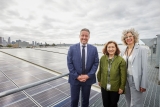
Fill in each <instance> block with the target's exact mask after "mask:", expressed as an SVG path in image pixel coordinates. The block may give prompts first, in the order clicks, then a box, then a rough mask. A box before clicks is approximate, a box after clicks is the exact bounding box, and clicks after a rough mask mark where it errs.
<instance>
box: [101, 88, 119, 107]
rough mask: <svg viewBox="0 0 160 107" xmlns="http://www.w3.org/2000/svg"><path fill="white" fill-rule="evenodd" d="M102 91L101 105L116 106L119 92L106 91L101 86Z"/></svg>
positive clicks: (105, 106) (106, 106)
mask: <svg viewBox="0 0 160 107" xmlns="http://www.w3.org/2000/svg"><path fill="white" fill-rule="evenodd" d="M101 92H102V100H103V106H104V107H118V104H117V103H118V100H119V96H120V94H118V92H115V91H107V90H105V89H104V88H102V87H101Z"/></svg>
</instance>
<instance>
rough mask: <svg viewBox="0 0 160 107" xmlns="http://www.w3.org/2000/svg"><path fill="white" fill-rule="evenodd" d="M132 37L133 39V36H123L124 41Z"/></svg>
mask: <svg viewBox="0 0 160 107" xmlns="http://www.w3.org/2000/svg"><path fill="white" fill-rule="evenodd" d="M132 37H133V36H125V37H124V39H127V38H129V39H130V38H132Z"/></svg>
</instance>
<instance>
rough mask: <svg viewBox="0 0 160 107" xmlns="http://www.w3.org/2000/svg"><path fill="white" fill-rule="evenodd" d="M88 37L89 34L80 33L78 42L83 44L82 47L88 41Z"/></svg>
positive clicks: (85, 32)
mask: <svg viewBox="0 0 160 107" xmlns="http://www.w3.org/2000/svg"><path fill="white" fill-rule="evenodd" d="M89 37H90V35H89V32H87V31H81V33H80V35H79V38H80V42H81V43H82V44H84V45H85V44H87V43H88V40H89Z"/></svg>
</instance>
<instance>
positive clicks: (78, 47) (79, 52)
mask: <svg viewBox="0 0 160 107" xmlns="http://www.w3.org/2000/svg"><path fill="white" fill-rule="evenodd" d="M76 50H77V56H78V58H79V60H80V62H82V58H81V51H80V50H81V49H80V43H79V44H77V45H76Z"/></svg>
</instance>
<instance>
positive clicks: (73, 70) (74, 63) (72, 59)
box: [67, 43, 99, 85]
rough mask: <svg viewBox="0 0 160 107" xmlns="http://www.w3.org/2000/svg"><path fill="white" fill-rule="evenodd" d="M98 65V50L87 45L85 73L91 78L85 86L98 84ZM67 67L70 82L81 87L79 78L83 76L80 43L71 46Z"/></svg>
mask: <svg viewBox="0 0 160 107" xmlns="http://www.w3.org/2000/svg"><path fill="white" fill-rule="evenodd" d="M98 64H99V58H98V52H97V48H96V47H95V46H92V45H90V44H87V62H86V70H85V73H86V74H87V75H88V76H89V79H88V80H87V81H86V82H85V84H87V85H91V84H94V83H95V82H96V77H95V72H96V71H97V68H98ZM67 66H68V69H69V80H68V82H69V83H70V84H71V85H79V84H80V81H79V80H77V77H78V76H79V75H81V74H82V58H81V50H80V43H77V44H75V45H72V46H70V48H69V50H68V55H67Z"/></svg>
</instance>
